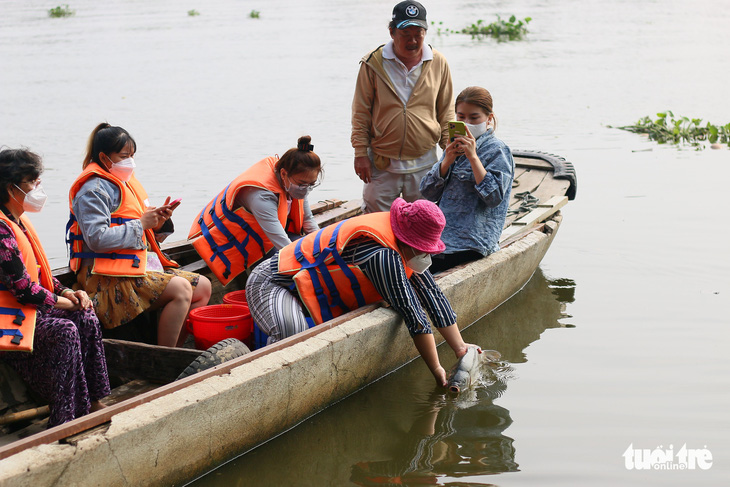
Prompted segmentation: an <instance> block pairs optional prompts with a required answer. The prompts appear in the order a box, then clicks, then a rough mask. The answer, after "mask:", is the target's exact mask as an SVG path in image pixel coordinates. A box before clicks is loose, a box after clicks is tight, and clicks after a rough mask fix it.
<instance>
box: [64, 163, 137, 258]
mask: <svg viewBox="0 0 730 487" xmlns="http://www.w3.org/2000/svg"><path fill="white" fill-rule="evenodd" d="M121 201H122V195H121V193H120V192H119V188H117V187H116V185H115V184H114V183H112V182H111V181H107V180H106V179H104V178H99V177H91V178H89V180H88V181H86V182H85V183H84V185H83V186H81V189H79V191H78V193H76V196H75V197H74V199H73V201H72V202H71V206H72V207H73V210H74V214H75V215H76V218H77V219H78V222H79V228H80V229H81V234H82V235H83V236H84V252H88V251H89V250H91V251H92V252H111V251H114V250H118V249H143V248H144V247H145V245H144V241H143V240H142V237H143V235H144V230H143V229H142V221H141V220H131V221H128V222H126V223H125V224H123V225H118V226H114V227H112V226H111V214H112V211H113V210H114V209H115V208H117V207H118V206H119V205H120V204H121ZM89 263H91V259H84V261H83V262H82V265H87V264H89Z"/></svg>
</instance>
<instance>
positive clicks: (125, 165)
mask: <svg viewBox="0 0 730 487" xmlns="http://www.w3.org/2000/svg"><path fill="white" fill-rule="evenodd" d="M135 167H137V165H136V164H135V163H134V159H133V158H131V157H128V158H126V159H124V160H122V161H119V162H113V163H112V167H110V168H109V172H110V173H112V174H113V175H115V176H116V177H118V178H119V179H121V180H122V181H124V182H125V183H126V182H127V181H129V180H130V179H131V178H132V173H134V168H135Z"/></svg>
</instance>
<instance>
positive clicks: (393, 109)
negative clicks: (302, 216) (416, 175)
mask: <svg viewBox="0 0 730 487" xmlns="http://www.w3.org/2000/svg"><path fill="white" fill-rule="evenodd" d="M450 120H454V91H453V87H452V86H451V71H449V65H448V64H447V63H446V58H444V56H443V55H442V54H441V53H439V52H437V51H436V50H435V49H433V60H431V61H425V62H424V63H423V68H422V71H421V76H420V77H419V78H418V82H417V83H416V86H415V87H414V88H413V92H412V93H411V97H410V99H409V100H408V103H407V104H406V105H405V106H404V105H403V102H402V101H401V99H400V98H398V94H397V93H396V91H395V88H394V87H393V84H392V82H391V81H390V78H389V77H388V75H387V74H386V72H385V69H384V68H383V46H380V47H378V48H377V49H376V50H375V51H373V52H371V53H369V54H367V55H366V56H364V57H363V58H362V60H361V61H360V73H359V74H358V76H357V84H356V86H355V96H354V98H353V100H352V136H351V138H350V140H351V142H352V147H353V148H354V149H355V157H360V156H367V148H368V146H370V147H372V149H373V152H374V153H375V155H376V156H382V157H384V158H386V159H388V160H389V159H401V160H410V159H415V158H417V157H420V156H422V155H423V154H425V153H426V152H427V151H429V150H431V148H433V146H434V145H435V144H436V143H438V144H439V145H441V148H442V149H443V148H444V147H446V143H447V142H448V129H447V122H448V121H450ZM376 159H378V158H377V157H376ZM388 163H389V161H388ZM385 167H387V164H386V165H385ZM381 169H382V168H381Z"/></svg>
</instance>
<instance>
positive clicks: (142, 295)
mask: <svg viewBox="0 0 730 487" xmlns="http://www.w3.org/2000/svg"><path fill="white" fill-rule="evenodd" d="M91 268H92V266H91V265H87V266H84V267H82V268H81V269H80V270H79V272H78V274H77V275H76V282H77V283H78V287H79V288H81V289H83V290H84V291H86V293H87V294H88V295H89V297H90V298H91V300H92V302H93V303H94V309H95V310H96V315H97V316H98V317H99V321H100V322H101V324H102V325H103V326H104V328H107V329H111V328H116V327H118V326H121V325H124V324H125V323H129V322H130V321H132V320H133V319H134V318H136V317H137V316H139V315H140V314H141V313H143V312H144V311H147V310H148V309H150V307H152V305H153V304H154V302H155V301H156V300H157V298H159V297H160V295H161V294H162V293H163V291H164V290H165V288H166V287H167V284H168V283H169V282H170V279H172V278H173V277H175V276H180V277H183V278H185V279H187V280H188V281H190V284H192V286H193V288H195V286H197V285H198V281H199V280H200V275H199V274H195V273H193V272H187V271H181V270H177V269H166V270H165V272H156V271H150V272H147V274H145V275H144V276H140V277H113V276H102V275H100V274H92V273H91Z"/></svg>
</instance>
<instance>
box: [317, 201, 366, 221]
mask: <svg viewBox="0 0 730 487" xmlns="http://www.w3.org/2000/svg"><path fill="white" fill-rule="evenodd" d="M361 205H362V200H350V201H346V202H344V203H342V204H341V205H339V206H338V207H337V208H334V209H331V210H326V211H323V212H322V213H320V214H319V215H315V217H314V219H315V220H316V221H317V224H318V225H319V226H320V227H325V226H327V225H331V224H333V223H337V222H339V221H342V220H345V219H347V218H350V217H353V216H355V215H357V214H358V213H360V207H361Z"/></svg>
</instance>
